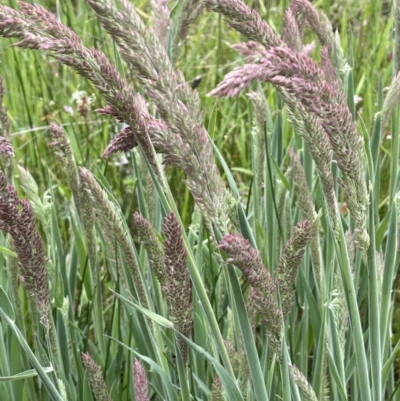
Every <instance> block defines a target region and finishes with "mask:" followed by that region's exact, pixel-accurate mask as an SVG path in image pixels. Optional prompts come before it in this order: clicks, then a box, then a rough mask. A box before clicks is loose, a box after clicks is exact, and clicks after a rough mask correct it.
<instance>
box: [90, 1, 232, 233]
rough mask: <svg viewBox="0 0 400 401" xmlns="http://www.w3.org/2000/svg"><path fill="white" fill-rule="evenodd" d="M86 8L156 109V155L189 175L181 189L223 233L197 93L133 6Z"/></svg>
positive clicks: (221, 196) (219, 185)
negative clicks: (158, 125) (159, 152)
mask: <svg viewBox="0 0 400 401" xmlns="http://www.w3.org/2000/svg"><path fill="white" fill-rule="evenodd" d="M88 3H89V4H90V5H91V7H92V8H93V10H94V11H95V12H96V15H97V17H98V19H99V21H100V22H101V24H102V25H103V27H104V28H105V29H106V30H107V31H108V32H109V34H110V35H111V37H112V38H113V39H114V40H115V41H116V43H117V44H118V46H119V48H120V49H121V54H122V57H124V59H125V60H126V61H127V62H128V63H129V64H130V65H131V66H132V67H133V68H135V70H136V71H137V75H136V78H137V79H138V80H139V82H140V83H141V84H142V86H143V87H144V89H145V91H146V94H147V96H148V97H149V98H150V99H151V100H152V101H153V102H154V104H155V105H156V107H157V111H158V113H159V115H160V119H161V120H162V123H161V124H163V125H164V124H165V129H163V130H159V132H160V133H162V134H163V137H162V138H159V140H158V145H159V149H162V153H164V154H166V159H167V161H168V162H171V163H173V164H175V165H177V166H178V167H180V168H181V169H182V170H183V171H184V172H185V173H186V174H187V178H186V179H185V183H186V185H187V186H188V188H189V189H190V191H191V192H192V194H193V196H194V199H195V201H196V203H197V204H198V206H199V208H200V210H201V212H202V213H203V215H204V216H205V218H206V220H207V222H208V223H209V227H211V222H213V224H215V225H216V227H217V228H218V229H219V230H220V231H224V230H225V225H226V220H227V203H228V200H227V194H226V188H225V185H224V184H223V182H222V179H221V176H220V174H219V171H218V169H217V167H216V165H215V163H214V157H213V149H212V146H211V143H210V141H209V138H208V134H207V131H206V130H205V128H204V116H203V113H202V111H201V108H200V99H199V96H198V94H197V92H195V91H193V90H192V88H191V87H190V85H189V84H188V83H187V82H186V81H185V79H184V76H183V74H182V73H181V72H180V71H176V70H174V68H173V66H172V64H171V61H170V59H169V58H168V56H167V54H166V52H165V50H164V48H163V46H162V45H161V44H160V42H159V41H158V39H157V37H156V36H155V35H154V34H153V33H152V32H151V31H150V30H148V29H147V27H146V26H145V25H144V24H143V22H142V21H141V19H140V18H139V16H138V14H137V12H136V11H135V9H134V7H133V6H132V4H130V3H129V2H127V1H125V0H124V1H121V7H120V10H118V9H117V8H116V6H115V4H114V3H113V2H111V1H109V0H101V1H92V0H89V1H88ZM193 4H196V2H193ZM196 9H197V8H196ZM155 65H156V66H157V68H155Z"/></svg>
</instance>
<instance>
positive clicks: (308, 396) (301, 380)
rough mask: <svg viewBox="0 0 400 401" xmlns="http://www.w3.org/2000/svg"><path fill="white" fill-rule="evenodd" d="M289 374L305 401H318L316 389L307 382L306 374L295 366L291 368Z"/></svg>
mask: <svg viewBox="0 0 400 401" xmlns="http://www.w3.org/2000/svg"><path fill="white" fill-rule="evenodd" d="M289 372H290V377H291V378H292V380H293V381H294V382H295V383H296V384H297V386H298V387H299V389H300V392H301V395H302V396H303V399H304V400H306V401H318V398H317V396H316V394H315V392H314V389H313V388H312V386H311V384H310V383H309V382H308V381H307V378H306V377H305V376H304V374H303V373H302V372H301V371H300V370H299V369H298V368H297V367H296V366H294V365H290V366H289Z"/></svg>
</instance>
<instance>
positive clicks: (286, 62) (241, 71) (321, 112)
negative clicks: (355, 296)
mask: <svg viewBox="0 0 400 401" xmlns="http://www.w3.org/2000/svg"><path fill="white" fill-rule="evenodd" d="M235 48H236V49H237V50H239V52H240V53H241V54H242V55H244V56H245V57H246V58H247V62H248V64H245V65H244V66H243V67H238V68H236V69H235V70H233V71H232V72H230V73H228V74H227V75H226V76H225V78H224V80H223V81H222V82H221V83H220V84H219V85H218V87H217V88H216V89H214V90H213V91H212V92H210V94H209V95H210V96H232V97H236V96H238V94H239V93H240V92H241V91H242V90H243V89H244V88H245V87H247V86H248V85H249V84H250V83H251V82H252V81H254V80H255V79H259V80H261V81H266V82H271V83H272V84H274V85H275V86H277V87H278V88H282V89H283V90H284V91H286V92H288V93H289V94H290V95H292V96H293V97H295V98H296V99H297V101H298V102H299V103H300V104H301V105H302V106H303V107H304V108H305V109H306V110H307V112H309V113H310V114H311V115H313V116H314V117H315V118H316V120H317V121H318V123H319V124H321V126H322V128H323V129H324V131H325V132H326V134H327V135H328V138H329V141H330V143H331V146H332V149H333V151H334V156H335V161H336V163H337V164H338V166H339V168H340V169H341V171H342V173H343V177H342V179H340V180H339V185H340V187H341V188H342V189H343V192H344V194H345V196H346V200H347V204H348V207H349V210H350V212H351V213H352V216H353V219H354V221H355V222H356V223H357V230H356V233H357V244H358V246H359V247H360V249H362V250H363V251H364V252H366V250H367V249H368V246H369V236H368V233H367V230H366V209H367V204H368V201H369V195H368V191H367V188H366V183H365V179H364V145H363V144H364V141H363V138H362V137H360V136H359V135H358V133H357V128H356V125H355V122H354V121H353V119H352V115H351V113H350V110H349V108H348V107H347V103H346V98H345V95H344V93H343V92H342V90H341V87H340V85H339V83H338V81H336V80H334V81H329V82H328V81H327V80H326V78H325V74H324V72H323V70H321V69H320V68H319V67H318V65H317V63H316V62H314V61H313V60H311V59H310V58H309V57H308V56H306V55H304V54H302V53H295V52H293V51H292V50H290V49H288V48H281V47H274V48H271V49H270V50H264V49H260V48H259V47H258V46H253V45H252V44H250V45H249V44H243V45H236V46H235Z"/></svg>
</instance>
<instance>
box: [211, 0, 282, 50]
mask: <svg viewBox="0 0 400 401" xmlns="http://www.w3.org/2000/svg"><path fill="white" fill-rule="evenodd" d="M205 2H206V5H207V8H208V9H209V10H212V11H215V12H217V13H220V14H222V15H224V16H225V19H226V22H227V23H228V24H229V25H230V26H231V27H232V28H234V29H236V30H237V31H238V32H240V33H241V34H243V35H244V36H245V37H247V38H248V39H249V40H254V41H256V42H259V43H261V44H262V45H263V46H265V47H266V48H268V47H269V46H284V42H283V40H282V39H281V38H280V37H279V36H278V35H277V34H276V33H275V32H274V31H273V29H272V28H271V26H270V25H269V24H268V23H267V22H265V21H264V20H263V19H262V18H261V17H260V15H259V14H258V13H257V11H255V10H252V9H251V8H250V7H249V6H247V5H246V4H245V3H243V2H242V1H240V0H206V1H205Z"/></svg>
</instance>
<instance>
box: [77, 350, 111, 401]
mask: <svg viewBox="0 0 400 401" xmlns="http://www.w3.org/2000/svg"><path fill="white" fill-rule="evenodd" d="M82 362H83V365H84V367H85V369H86V373H87V376H88V379H89V383H90V387H91V389H92V391H93V394H94V397H95V399H96V401H112V398H111V397H110V394H109V391H108V388H107V384H106V382H105V381H104V378H103V372H102V371H101V367H100V366H99V365H97V363H96V362H95V361H94V359H93V358H92V357H91V356H90V355H89V353H87V354H84V353H82Z"/></svg>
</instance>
